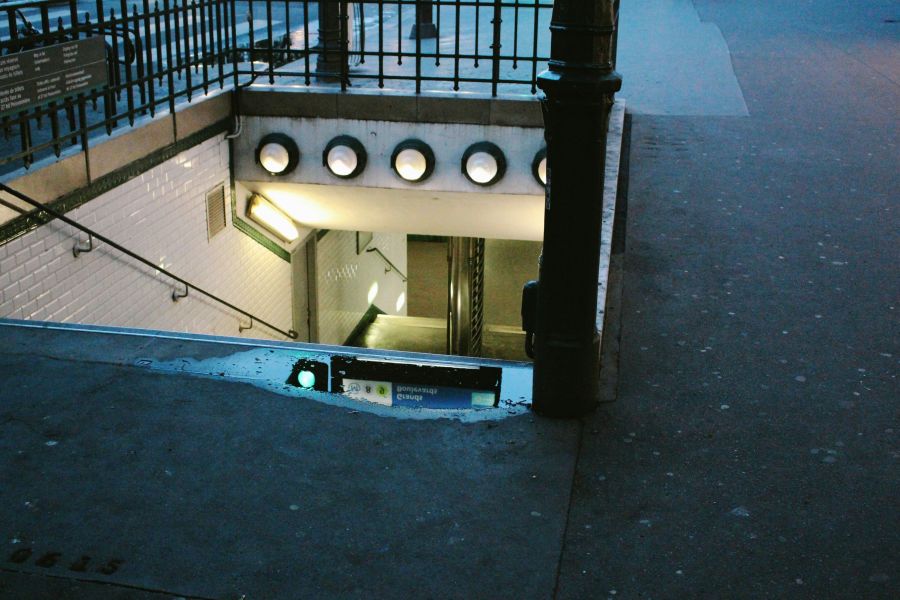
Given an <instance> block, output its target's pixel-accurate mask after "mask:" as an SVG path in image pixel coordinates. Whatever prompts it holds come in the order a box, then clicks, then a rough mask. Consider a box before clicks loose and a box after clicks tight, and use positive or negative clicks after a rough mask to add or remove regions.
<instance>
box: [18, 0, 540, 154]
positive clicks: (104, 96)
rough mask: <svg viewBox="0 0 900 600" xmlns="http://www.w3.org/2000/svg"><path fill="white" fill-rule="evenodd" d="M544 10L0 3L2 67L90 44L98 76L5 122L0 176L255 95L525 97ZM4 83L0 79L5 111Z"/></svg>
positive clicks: (434, 5) (296, 1) (334, 2)
mask: <svg viewBox="0 0 900 600" xmlns="http://www.w3.org/2000/svg"><path fill="white" fill-rule="evenodd" d="M551 9H552V0H437V1H429V0H396V1H390V2H389V1H386V0H382V1H378V2H362V3H347V2H342V1H340V0H313V1H310V0H267V1H261V0H154V1H153V2H151V1H150V0H141V2H139V3H134V2H130V1H129V0H96V1H91V0H22V1H14V2H3V3H0V61H2V60H3V58H4V57H8V56H10V55H13V54H17V53H24V52H33V51H36V50H40V49H46V48H52V47H54V46H57V45H59V44H64V43H67V42H72V41H75V40H84V39H86V38H97V37H99V38H102V39H103V47H104V48H105V55H106V71H107V73H106V82H105V84H104V85H103V86H101V87H99V88H94V89H90V90H86V91H84V92H79V93H73V94H71V95H68V96H65V97H55V98H53V99H52V100H51V101H48V102H45V103H42V104H38V105H35V104H33V103H32V104H29V105H28V106H25V107H23V108H22V110H7V111H6V112H5V113H4V112H3V111H2V110H0V114H2V116H0V130H2V133H3V137H2V139H0V172H8V171H10V170H13V169H15V168H19V167H22V166H24V167H26V168H27V167H29V166H30V165H31V164H33V163H34V162H35V161H36V160H40V159H43V158H46V157H51V156H54V155H55V156H57V157H58V156H60V155H61V153H62V152H63V151H65V149H66V147H70V146H74V147H76V148H78V147H80V148H81V149H86V148H87V146H88V141H89V139H91V138H95V137H97V136H98V135H104V134H106V135H109V134H111V133H112V132H113V131H114V130H115V129H117V128H119V127H122V126H124V125H126V124H127V125H134V123H135V121H136V120H138V119H141V118H142V117H153V116H155V115H156V114H158V113H160V111H169V112H174V110H175V106H176V104H177V103H180V102H190V101H191V100H193V99H195V98H196V97H198V96H206V95H208V94H210V93H212V92H215V91H218V90H227V89H230V88H234V87H237V86H242V85H248V84H251V83H257V84H259V83H262V84H275V85H282V84H283V85H284V86H287V87H290V88H304V87H308V86H331V87H334V88H339V89H341V90H347V89H348V88H357V89H360V88H363V89H364V88H374V89H384V88H389V89H396V90H399V91H401V92H409V93H421V92H423V91H446V92H458V91H464V92H474V93H483V94H486V95H491V96H498V95H505V94H534V93H535V92H536V87H535V80H536V77H537V74H538V73H539V72H541V71H542V70H543V69H544V68H545V67H546V64H547V57H548V56H549V36H548V35H547V31H548V29H549V22H550V13H551ZM3 78H4V73H3V71H2V67H0V100H2V96H3V93H4V92H3V89H4V86H5V85H6V83H4V79H3ZM7 91H8V90H7Z"/></svg>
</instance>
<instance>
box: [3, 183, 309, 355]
mask: <svg viewBox="0 0 900 600" xmlns="http://www.w3.org/2000/svg"><path fill="white" fill-rule="evenodd" d="M0 190H2V191H4V192H6V193H7V194H10V195H12V196H15V197H16V198H18V199H19V200H21V201H22V202H25V203H26V204H30V205H31V206H33V207H35V208H36V209H37V210H38V211H39V212H45V213H47V214H48V215H50V216H51V217H53V218H56V219H59V220H60V221H62V222H63V223H67V224H69V225H71V226H72V227H75V228H76V229H80V230H81V231H83V232H85V233H86V234H88V236H90V240H89V241H90V244H89V246H88V248H79V247H78V246H76V247H75V249H73V254H75V256H76V257H77V256H78V254H79V253H81V252H90V251H91V250H92V249H93V242H92V239H93V238H97V239H98V240H100V241H101V242H103V243H105V244H107V245H109V246H111V247H113V248H115V249H116V250H118V251H119V252H122V253H123V254H126V255H128V256H130V257H131V258H133V259H134V260H136V261H138V262H140V263H142V264H145V265H147V266H148V267H150V268H151V269H154V270H156V271H159V272H160V273H162V274H163V275H165V276H167V277H170V278H171V279H174V280H175V281H177V282H178V283H181V284H182V285H184V293H180V292H178V291H177V290H176V291H173V292H172V300H174V301H177V299H178V298H183V297H185V296H187V292H188V290H194V291H196V292H200V293H201V294H203V295H204V296H206V297H207V298H209V299H211V300H214V301H216V302H218V303H219V304H222V305H223V306H226V307H228V308H230V309H231V310H233V311H235V312H238V313H240V314H242V315H244V316H245V317H247V318H249V319H250V325H249V327H244V326H243V325H241V324H239V325H238V329H239V330H240V331H244V330H245V329H250V327H253V322H254V321H255V322H257V323H261V324H262V325H265V326H266V327H268V328H269V329H271V330H272V331H277V332H278V333H280V334H281V335H283V336H286V337H288V338H290V339H292V340H293V339H297V332H296V331H294V330H293V329H288V330H287V331H285V330H283V329H280V328H278V327H275V326H274V325H272V324H271V323H269V322H267V321H264V320H263V319H260V318H259V317H257V316H255V315H253V314H251V313H249V312H247V311H246V310H243V309H241V308H238V307H237V306H235V305H234V304H231V303H230V302H228V301H226V300H223V299H221V298H219V297H218V296H216V295H215V294H212V293H210V292H207V291H206V290H204V289H203V288H201V287H199V286H196V285H194V284H193V283H191V282H189V281H187V280H185V279H183V278H181V277H179V276H178V275H175V274H174V273H171V272H169V271H167V270H166V269H164V268H162V267H160V266H159V265H156V264H154V263H152V262H150V261H149V260H147V259H146V258H144V257H143V256H140V255H138V254H136V253H134V252H132V251H131V250H129V249H128V248H125V247H124V246H121V245H120V244H117V243H116V242H114V241H112V240H111V239H109V238H107V237H105V236H103V235H101V234H99V233H97V232H96V231H94V230H93V229H91V228H89V227H85V226H84V225H82V224H80V223H78V222H77V221H73V220H72V219H70V218H69V217H67V216H65V215H64V214H62V213H61V212H59V211H57V210H55V209H53V208H50V207H49V206H47V205H45V204H42V203H41V202H38V201H37V200H34V199H32V198H29V197H28V196H26V195H25V194H23V193H21V192H18V191H16V190H14V189H12V188H11V187H9V186H8V185H6V184H4V183H0ZM0 204H2V205H3V206H6V207H7V208H10V209H12V210H15V211H17V212H19V213H23V214H24V213H25V211H24V210H23V209H22V208H21V207H19V206H16V205H15V204H12V203H11V202H7V201H6V200H4V199H2V198H0ZM76 250H77V252H76Z"/></svg>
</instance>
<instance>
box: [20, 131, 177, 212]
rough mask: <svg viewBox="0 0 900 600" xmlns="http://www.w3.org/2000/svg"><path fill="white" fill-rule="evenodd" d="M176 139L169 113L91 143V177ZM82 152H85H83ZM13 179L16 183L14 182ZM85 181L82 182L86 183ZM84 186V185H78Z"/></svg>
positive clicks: (89, 158) (89, 157)
mask: <svg viewBox="0 0 900 600" xmlns="http://www.w3.org/2000/svg"><path fill="white" fill-rule="evenodd" d="M174 143H175V132H174V128H173V126H172V117H171V116H166V117H162V118H158V119H153V120H152V121H149V122H148V123H147V124H145V125H142V126H138V127H135V128H133V129H129V130H128V131H126V132H125V133H124V134H122V135H119V136H116V137H113V138H110V139H107V140H106V141H104V142H103V143H101V144H98V145H96V146H93V147H89V148H88V151H87V160H88V164H89V165H90V170H91V175H90V179H91V181H94V180H96V179H98V178H100V177H103V176H104V175H108V174H109V173H112V172H113V171H117V170H119V169H121V168H124V167H127V166H128V165H129V164H131V163H132V162H134V161H136V160H139V159H141V158H143V157H145V156H147V155H148V154H151V153H153V152H156V151H158V150H161V149H162V148H165V147H166V146H171V145H172V144H174ZM81 156H85V155H84V154H82V155H81ZM15 183H17V182H14V183H13V186H15ZM86 184H87V182H85V184H82V185H86ZM79 187H81V186H79ZM74 189H77V188H70V189H67V190H64V191H63V193H69V192H72V191H73V190H74ZM60 195H62V194H57V195H56V196H51V197H48V196H34V197H35V198H36V199H41V198H43V199H44V201H47V200H49V199H51V198H52V199H54V200H55V199H56V198H58V197H59V196H60Z"/></svg>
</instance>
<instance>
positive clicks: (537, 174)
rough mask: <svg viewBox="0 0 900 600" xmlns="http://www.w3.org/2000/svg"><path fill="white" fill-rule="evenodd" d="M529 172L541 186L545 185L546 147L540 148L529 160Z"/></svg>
mask: <svg viewBox="0 0 900 600" xmlns="http://www.w3.org/2000/svg"><path fill="white" fill-rule="evenodd" d="M531 174H532V175H534V178H535V180H536V181H537V182H538V183H539V184H541V185H542V186H546V185H547V149H546V148H541V149H540V150H538V151H537V154H535V155H534V160H533V161H531Z"/></svg>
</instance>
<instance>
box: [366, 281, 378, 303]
mask: <svg viewBox="0 0 900 600" xmlns="http://www.w3.org/2000/svg"><path fill="white" fill-rule="evenodd" d="M377 297H378V282H377V281H376V282H375V283H373V284H372V287H370V288H369V295H368V296H366V299H367V300H368V301H369V304H372V303H373V302H375V298H377Z"/></svg>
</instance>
